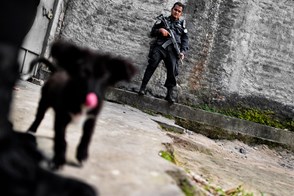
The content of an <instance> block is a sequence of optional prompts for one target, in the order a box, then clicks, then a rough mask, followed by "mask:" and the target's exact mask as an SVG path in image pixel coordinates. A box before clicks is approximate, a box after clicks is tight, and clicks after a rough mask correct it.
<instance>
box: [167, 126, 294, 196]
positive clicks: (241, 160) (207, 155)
mask: <svg viewBox="0 0 294 196" xmlns="http://www.w3.org/2000/svg"><path fill="white" fill-rule="evenodd" d="M167 134H168V135H169V136H170V137H171V138H172V139H173V143H171V144H170V147H169V148H170V149H171V148H172V151H173V155H174V158H175V160H176V164H177V165H179V166H181V167H182V168H184V169H185V170H186V171H187V173H188V174H190V176H191V174H192V177H193V175H194V174H197V176H198V177H197V178H199V177H200V178H201V179H203V181H205V183H204V184H206V185H209V186H212V187H220V188H221V189H222V190H232V189H235V188H236V187H239V186H242V188H243V189H244V190H245V192H246V193H253V194H254V195H283V196H287V195H289V196H290V195H291V196H292V195H294V153H293V152H292V151H289V150H286V149H283V148H276V149H270V148H268V147H267V146H266V145H256V146H249V145H247V144H244V143H242V142H240V141H237V140H235V141H228V140H212V139H209V138H207V137H205V136H203V135H200V134H196V133H191V132H189V134H187V133H186V134H176V133H167ZM170 149H169V150H170ZM194 182H195V183H197V179H196V181H195V180H194ZM202 184H203V183H202Z"/></svg>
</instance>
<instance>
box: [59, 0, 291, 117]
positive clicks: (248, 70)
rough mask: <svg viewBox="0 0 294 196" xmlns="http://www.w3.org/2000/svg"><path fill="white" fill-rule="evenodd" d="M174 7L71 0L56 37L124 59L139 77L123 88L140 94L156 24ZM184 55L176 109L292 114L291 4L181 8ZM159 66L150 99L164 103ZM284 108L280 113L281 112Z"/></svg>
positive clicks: (215, 2)
mask: <svg viewBox="0 0 294 196" xmlns="http://www.w3.org/2000/svg"><path fill="white" fill-rule="evenodd" d="M174 2H176V1H172V0H164V1H153V0H144V1H143V0H124V1H122V0H116V1H112V0H101V1H95V0H83V1H72V0H69V2H68V4H67V9H66V13H65V18H64V25H63V28H62V29H61V34H60V36H61V37H62V38H67V39H70V40H72V41H74V42H75V43H78V44H80V45H83V46H88V47H91V48H93V49H97V50H102V51H105V52H111V53H115V54H118V55H122V56H125V57H128V58H130V59H131V60H132V61H133V62H134V63H135V64H136V66H137V67H138V70H139V73H138V74H137V75H136V77H134V79H133V81H132V83H131V84H127V85H125V84H120V85H119V86H120V87H122V88H126V89H129V90H138V88H139V85H140V82H141V78H142V75H143V72H144V69H145V67H146V63H147V54H148V50H149V42H150V41H151V39H150V38H149V37H148V33H149V31H150V29H151V27H152V25H153V23H154V22H155V17H156V16H158V15H159V14H161V13H163V14H165V15H168V14H169V13H170V8H171V6H172V5H173V3H174ZM182 2H183V3H186V4H187V9H186V13H185V15H184V17H185V18H186V20H187V27H188V29H189V35H190V51H189V54H188V56H187V58H186V60H185V61H184V64H183V65H181V66H180V75H179V77H178V83H179V85H178V88H177V89H178V101H179V102H183V103H189V104H197V103H203V102H205V103H207V102H214V101H217V102H229V103H231V102H239V101H240V100H241V101H243V102H244V103H249V104H251V105H253V106H254V105H255V106H257V105H258V106H260V105H263V104H264V105H266V106H265V107H267V108H275V109H277V108H280V109H281V108H283V109H282V110H285V108H286V110H287V111H288V114H289V113H292V114H293V113H294V110H293V108H294V102H293V100H294V85H293V83H294V43H293V40H294V25H293V23H292V21H293V19H294V1H293V0H285V1H278V0H248V1H242V0H186V1H182ZM164 81H165V68H164V66H159V67H158V69H157V70H156V72H155V73H154V75H153V77H152V79H151V81H150V82H149V84H148V88H149V93H150V94H152V95H154V96H156V97H163V96H164V95H165V92H166V90H165V88H164V87H163V84H164ZM282 106H285V107H282Z"/></svg>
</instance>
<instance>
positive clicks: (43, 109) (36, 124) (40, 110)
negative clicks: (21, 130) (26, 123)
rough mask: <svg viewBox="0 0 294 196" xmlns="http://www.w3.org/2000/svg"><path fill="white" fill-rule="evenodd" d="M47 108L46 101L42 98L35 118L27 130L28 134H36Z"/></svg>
mask: <svg viewBox="0 0 294 196" xmlns="http://www.w3.org/2000/svg"><path fill="white" fill-rule="evenodd" d="M48 108H49V105H48V100H46V98H44V96H42V98H41V100H40V102H39V107H38V110H37V114H36V118H35V120H34V122H33V123H32V125H31V126H30V128H29V129H28V132H32V133H36V131H37V129H38V127H39V125H40V123H41V121H42V120H43V118H44V116H45V113H46V111H47V109H48Z"/></svg>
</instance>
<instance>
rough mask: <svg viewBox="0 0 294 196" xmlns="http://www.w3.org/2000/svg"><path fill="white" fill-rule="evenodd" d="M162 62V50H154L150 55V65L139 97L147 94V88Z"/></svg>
mask: <svg viewBox="0 0 294 196" xmlns="http://www.w3.org/2000/svg"><path fill="white" fill-rule="evenodd" d="M161 60H162V53H161V51H160V49H158V48H154V50H153V51H152V53H151V54H150V55H149V60H148V65H147V68H146V70H145V73H144V77H143V79H142V84H141V87H140V90H139V93H138V94H139V95H144V94H145V90H146V86H147V84H148V82H149V80H150V78H151V76H152V75H153V73H154V71H155V70H156V68H157V66H158V64H159V63H160V61H161Z"/></svg>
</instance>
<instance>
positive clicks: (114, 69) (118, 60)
mask: <svg viewBox="0 0 294 196" xmlns="http://www.w3.org/2000/svg"><path fill="white" fill-rule="evenodd" d="M97 62H98V64H99V67H100V68H99V69H102V68H104V69H105V71H106V72H107V73H108V74H109V85H114V84H115V83H117V82H119V81H123V80H125V81H130V80H131V78H132V77H133V76H134V74H135V73H136V69H135V67H134V65H133V64H132V63H131V61H130V60H127V59H125V58H123V57H113V56H111V55H109V54H105V55H100V56H99V57H98V59H97ZM97 67H98V66H97Z"/></svg>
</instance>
